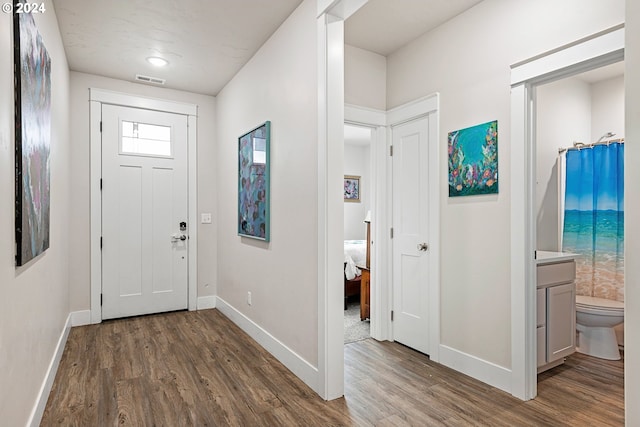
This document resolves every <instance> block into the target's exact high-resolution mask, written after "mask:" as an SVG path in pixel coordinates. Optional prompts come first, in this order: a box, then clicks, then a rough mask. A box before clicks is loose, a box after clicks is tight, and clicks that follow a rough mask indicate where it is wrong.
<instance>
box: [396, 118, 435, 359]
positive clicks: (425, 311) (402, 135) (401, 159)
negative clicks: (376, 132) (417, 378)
mask: <svg viewBox="0 0 640 427" xmlns="http://www.w3.org/2000/svg"><path fill="white" fill-rule="evenodd" d="M433 143H436V141H433ZM429 190H430V188H429V121H428V118H426V117H424V118H419V119H415V120H412V121H410V122H407V123H404V124H401V125H398V126H395V127H393V239H392V245H393V323H392V324H393V339H394V341H398V342H400V343H402V344H405V345H407V346H409V347H411V348H414V349H416V350H418V351H420V352H423V353H427V354H429V274H428V266H429V247H428V245H429V233H428V231H429V209H428V201H429Z"/></svg>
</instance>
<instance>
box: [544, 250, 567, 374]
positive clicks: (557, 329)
mask: <svg viewBox="0 0 640 427" xmlns="http://www.w3.org/2000/svg"><path fill="white" fill-rule="evenodd" d="M540 252H541V251H539V252H538V259H537V292H536V295H537V316H536V317H537V322H536V323H537V345H538V347H537V356H538V373H540V372H542V371H546V370H547V369H550V368H553V367H554V366H557V365H560V364H562V363H563V362H564V358H565V357H566V356H568V355H570V354H571V353H573V352H574V351H575V348H576V290H575V278H576V264H575V261H574V255H573V254H563V253H555V252H553V253H551V252H543V253H542V256H541V255H540ZM551 254H555V255H556V256H552V255H551ZM545 255H546V256H545Z"/></svg>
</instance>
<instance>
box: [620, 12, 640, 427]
mask: <svg viewBox="0 0 640 427" xmlns="http://www.w3.org/2000/svg"><path fill="white" fill-rule="evenodd" d="M626 8H627V9H626V13H627V21H626V23H625V31H626V36H625V37H626V40H625V71H624V74H625V77H626V79H625V136H626V139H625V140H626V141H631V142H632V143H627V144H626V145H625V168H624V171H625V176H624V180H625V185H626V188H625V206H624V211H625V216H626V218H638V215H640V191H638V183H639V182H640V168H638V167H636V165H637V161H638V159H640V144H638V143H637V142H638V141H640V120H638V117H640V78H638V76H640V2H638V1H637V0H627V1H626ZM624 232H625V240H624V241H625V248H624V250H625V258H626V259H628V260H638V259H640V239H638V236H640V221H626V222H625V230H624ZM624 277H625V281H626V283H627V286H626V288H625V305H624V316H625V319H624V321H625V324H626V325H628V326H627V328H625V334H626V335H625V340H624V341H625V355H624V356H625V371H624V382H625V405H624V407H625V415H626V417H625V419H626V425H627V426H637V425H640V405H638V402H640V385H639V384H640V334H639V333H638V330H637V325H640V286H638V284H639V283H640V263H639V262H627V263H625V267H624ZM629 325H633V327H631V326H629Z"/></svg>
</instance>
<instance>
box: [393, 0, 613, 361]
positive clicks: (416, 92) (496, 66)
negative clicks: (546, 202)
mask: <svg viewBox="0 0 640 427" xmlns="http://www.w3.org/2000/svg"><path fill="white" fill-rule="evenodd" d="M576 11H579V14H578V13H577V12H576ZM624 13H625V11H624V2H623V1H621V0H616V1H610V0H565V1H562V2H557V1H554V0H540V1H536V2H530V1H524V0H518V1H514V0H485V1H483V2H481V3H479V4H478V5H477V6H475V7H474V8H472V9H470V10H469V11H467V12H465V13H463V14H461V15H458V16H457V17H455V18H454V19H452V20H450V21H448V22H447V23H445V24H444V25H442V26H440V27H438V28H436V29H434V30H433V31H430V32H428V33H426V34H425V35H423V36H421V37H420V38H418V39H416V40H415V41H413V42H411V43H409V44H408V45H406V46H405V47H403V48H402V49H400V50H399V51H397V52H395V53H393V54H391V55H390V56H389V57H387V83H388V85H387V108H393V107H396V106H398V105H401V104H403V103H405V102H408V101H411V100H414V99H416V98H420V97H422V96H426V95H428V94H431V93H434V92H439V93H440V95H441V97H440V144H441V145H440V146H441V149H440V152H441V153H443V154H442V158H441V159H440V161H441V168H442V171H443V173H445V172H444V171H446V170H447V167H448V166H447V156H446V154H445V153H447V149H446V147H447V133H448V132H450V131H453V130H456V129H461V128H464V127H467V126H471V125H475V124H478V123H484V122H487V121H490V120H495V119H497V120H498V129H499V153H498V156H499V162H500V163H499V171H500V172H499V173H500V193H499V194H498V195H495V196H493V195H492V196H483V197H465V198H455V199H450V198H449V197H448V196H447V195H448V192H447V182H446V180H443V181H442V188H441V201H442V204H441V206H442V207H441V218H442V222H441V234H442V236H443V239H442V253H441V257H440V259H441V260H442V261H441V283H440V289H441V341H442V343H443V344H444V345H447V346H449V347H451V348H453V349H455V350H457V351H459V352H463V353H466V354H468V355H472V356H474V357H476V358H479V359H482V360H485V361H487V362H490V363H493V364H496V365H498V366H502V367H504V368H507V369H510V368H511V328H510V323H511V308H510V307H511V295H510V286H511V283H510V265H509V258H510V247H509V245H510V243H509V242H510V236H509V232H510V203H511V200H510V197H509V193H510V186H509V180H510V176H509V174H510V145H509V135H510V133H511V129H510V65H511V64H514V63H516V62H519V61H521V60H524V59H527V58H530V57H533V56H535V55H538V54H540V53H543V52H546V51H549V50H551V49H554V48H557V47H559V46H561V45H564V44H567V43H570V42H572V41H575V40H578V39H580V38H583V37H585V36H588V35H590V34H593V33H596V32H599V31H602V30H604V29H606V28H610V27H612V26H614V25H617V24H619V23H621V22H624V19H625V16H624ZM532 23H535V25H533V24H532ZM489 307H490V309H489Z"/></svg>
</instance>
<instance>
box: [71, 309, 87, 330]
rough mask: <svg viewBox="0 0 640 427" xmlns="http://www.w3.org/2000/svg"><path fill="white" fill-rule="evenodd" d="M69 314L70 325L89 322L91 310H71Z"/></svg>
mask: <svg viewBox="0 0 640 427" xmlns="http://www.w3.org/2000/svg"><path fill="white" fill-rule="evenodd" d="M69 316H71V327H74V326H84V325H90V324H91V310H82V311H72V312H71V314H69Z"/></svg>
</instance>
